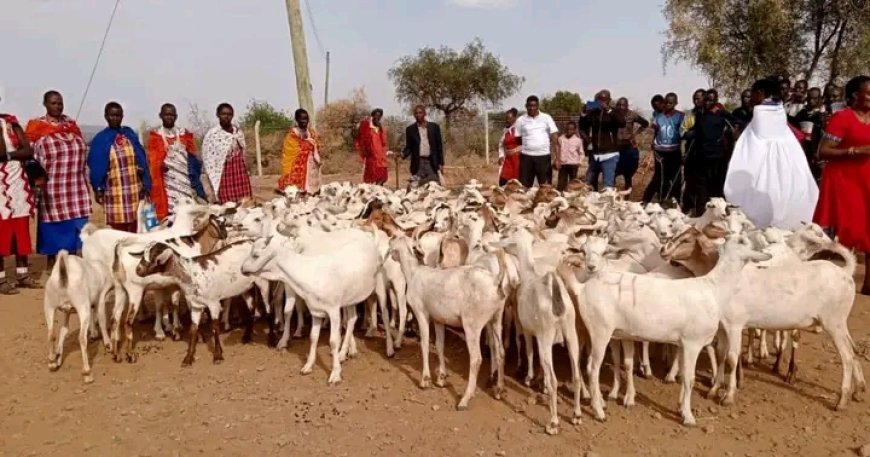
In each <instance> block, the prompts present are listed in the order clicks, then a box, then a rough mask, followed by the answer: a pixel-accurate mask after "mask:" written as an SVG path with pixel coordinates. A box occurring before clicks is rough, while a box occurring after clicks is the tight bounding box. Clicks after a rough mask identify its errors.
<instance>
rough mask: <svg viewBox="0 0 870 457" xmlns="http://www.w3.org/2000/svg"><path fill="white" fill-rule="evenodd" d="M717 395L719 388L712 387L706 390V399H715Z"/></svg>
mask: <svg viewBox="0 0 870 457" xmlns="http://www.w3.org/2000/svg"><path fill="white" fill-rule="evenodd" d="M717 396H719V389H717V388H715V387H714V388H712V389H710V390H708V391H707V400H715V399H716V397H717Z"/></svg>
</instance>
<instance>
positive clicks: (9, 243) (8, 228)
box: [0, 216, 33, 256]
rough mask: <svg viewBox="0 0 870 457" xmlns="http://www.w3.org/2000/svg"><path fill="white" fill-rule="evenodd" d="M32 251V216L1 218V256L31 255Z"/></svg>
mask: <svg viewBox="0 0 870 457" xmlns="http://www.w3.org/2000/svg"><path fill="white" fill-rule="evenodd" d="M31 252H33V248H32V247H31V246H30V218H29V217H26V216H25V217H16V218H12V219H0V256H7V255H12V254H18V255H29V254H30V253H31Z"/></svg>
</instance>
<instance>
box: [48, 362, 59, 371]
mask: <svg viewBox="0 0 870 457" xmlns="http://www.w3.org/2000/svg"><path fill="white" fill-rule="evenodd" d="M58 369H60V364H59V363H57V362H49V363H48V371H57V370H58Z"/></svg>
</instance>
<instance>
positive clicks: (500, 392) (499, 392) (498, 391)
mask: <svg viewBox="0 0 870 457" xmlns="http://www.w3.org/2000/svg"><path fill="white" fill-rule="evenodd" d="M505 392H507V390H506V389H505V388H504V387H496V388H495V389H493V391H492V393H493V396H494V397H495V399H496V400H501V399H502V398H503V397H504V394H505Z"/></svg>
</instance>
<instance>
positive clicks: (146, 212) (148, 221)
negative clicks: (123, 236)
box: [142, 202, 159, 232]
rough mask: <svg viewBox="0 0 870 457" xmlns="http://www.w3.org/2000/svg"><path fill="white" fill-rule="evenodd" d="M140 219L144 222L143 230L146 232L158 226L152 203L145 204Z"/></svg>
mask: <svg viewBox="0 0 870 457" xmlns="http://www.w3.org/2000/svg"><path fill="white" fill-rule="evenodd" d="M142 219H143V220H145V230H146V231H148V232H150V231H151V229H153V228H154V227H157V226H158V225H159V222H158V221H157V212H156V211H155V210H154V204H153V203H151V202H147V203H145V206H144V208H142Z"/></svg>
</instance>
